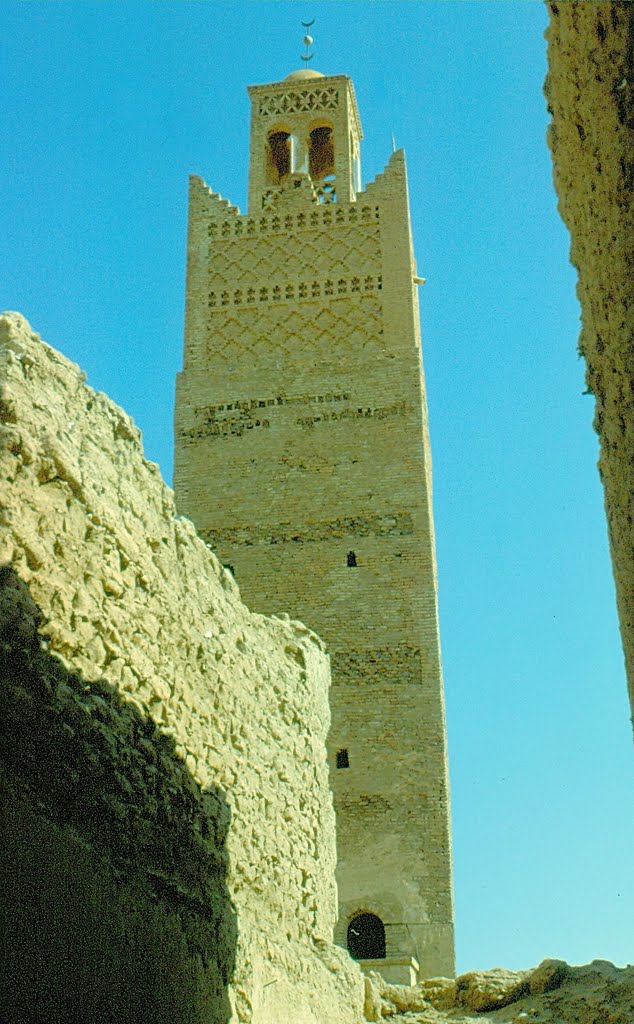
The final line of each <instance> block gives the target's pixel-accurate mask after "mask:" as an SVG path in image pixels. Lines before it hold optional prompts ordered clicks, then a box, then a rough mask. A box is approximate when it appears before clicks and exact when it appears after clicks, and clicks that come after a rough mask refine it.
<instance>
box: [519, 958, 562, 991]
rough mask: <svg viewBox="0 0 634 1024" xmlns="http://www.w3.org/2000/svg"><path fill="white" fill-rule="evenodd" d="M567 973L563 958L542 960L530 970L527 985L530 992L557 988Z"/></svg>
mask: <svg viewBox="0 0 634 1024" xmlns="http://www.w3.org/2000/svg"><path fill="white" fill-rule="evenodd" d="M567 973H568V964H567V963H566V961H565V960H542V962H541V963H540V964H538V966H537V967H535V968H534V969H533V970H532V971H531V972H530V976H529V979H528V987H529V990H530V991H531V992H532V993H538V992H550V991H551V989H553V988H558V987H559V985H561V983H562V982H563V981H564V979H565V977H566V975H567Z"/></svg>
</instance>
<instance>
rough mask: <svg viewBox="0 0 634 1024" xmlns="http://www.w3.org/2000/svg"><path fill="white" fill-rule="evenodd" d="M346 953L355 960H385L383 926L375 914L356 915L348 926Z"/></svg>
mask: <svg viewBox="0 0 634 1024" xmlns="http://www.w3.org/2000/svg"><path fill="white" fill-rule="evenodd" d="M347 944H348V952H349V953H350V956H351V957H354V959H355V960H383V959H385V926H384V924H383V921H382V920H381V918H380V917H377V916H376V914H357V916H356V917H353V919H352V921H351V922H350V924H349V925H348V937H347Z"/></svg>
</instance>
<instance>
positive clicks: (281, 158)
mask: <svg viewBox="0 0 634 1024" xmlns="http://www.w3.org/2000/svg"><path fill="white" fill-rule="evenodd" d="M290 173H291V136H290V134H289V132H284V131H273V132H269V135H268V137H267V140H266V183H267V185H279V184H280V182H281V181H282V180H283V179H284V178H285V177H286V175H287V174H290Z"/></svg>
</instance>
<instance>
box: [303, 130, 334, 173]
mask: <svg viewBox="0 0 634 1024" xmlns="http://www.w3.org/2000/svg"><path fill="white" fill-rule="evenodd" d="M308 173H309V174H310V176H311V178H312V179H313V181H321V180H322V179H323V178H325V177H327V176H328V175H329V174H334V173H335V144H334V140H333V137H332V128H330V127H328V125H323V126H322V127H320V128H313V130H312V132H311V133H310V139H309V145H308Z"/></svg>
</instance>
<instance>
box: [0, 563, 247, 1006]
mask: <svg viewBox="0 0 634 1024" xmlns="http://www.w3.org/2000/svg"><path fill="white" fill-rule="evenodd" d="M42 618H43V616H42V612H41V611H40V609H39V608H38V606H37V605H36V604H35V602H34V601H33V599H32V597H31V594H30V591H29V589H28V586H27V585H26V584H25V583H24V582H23V581H22V579H21V578H20V577H19V576H17V574H16V573H15V572H14V571H13V569H12V568H11V567H9V566H4V567H2V568H1V569H0V683H1V696H0V700H1V702H2V707H1V708H0V721H1V722H2V728H1V731H0V763H1V769H2V789H3V793H2V805H1V806H2V808H3V811H2V849H3V856H2V875H3V876H4V877H3V878H2V879H1V881H0V918H1V919H2V920H1V923H0V929H1V931H2V935H3V951H2V953H1V954H0V956H1V958H2V959H1V962H0V1019H6V1020H10V1021H11V1022H12V1024H24V1022H26V1021H28V1022H29V1024H34V1022H44V1021H47V1022H57V1021H60V1022H61V1021H64V1022H69V1021H77V1022H79V1021H82V1024H85V1022H89V1021H91V1022H92V1021H99V1022H106V1021H112V1022H114V1021H116V1022H118V1024H125V1022H130V1024H132V1022H135V1024H139V1022H144V1021H148V1022H149V1021H152V1022H153V1024H168V1022H169V1024H179V1022H183V1024H184V1022H185V1021H187V1024H199V1022H200V1024H202V1022H203V1021H204V1022H205V1024H212V1022H213V1024H226V1022H227V1021H228V1020H229V1017H230V1015H231V1011H230V1005H229V998H228V985H229V982H230V980H231V977H232V973H233V969H234V963H235V949H236V942H237V926H236V917H235V913H234V911H233V908H232V905H231V901H230V898H229V893H228V890H227V886H226V881H225V879H226V871H227V857H226V852H225V838H226V835H227V831H228V828H229V823H230V811H229V807H228V805H227V802H226V799H225V794H224V793H223V792H222V791H221V790H220V789H217V788H213V789H211V790H202V789H201V787H200V785H199V784H198V783H197V782H196V781H195V780H194V779H193V778H192V776H191V774H190V772H189V771H188V769H187V766H186V765H185V763H184V762H183V761H182V760H181V759H180V758H179V757H178V756H177V754H176V751H175V747H174V742H173V740H172V738H171V736H169V735H166V734H164V733H162V732H161V730H160V729H159V728H158V727H157V726H156V725H155V723H154V722H153V721H152V719H151V718H149V717H148V716H147V715H146V714H144V713H143V712H142V711H140V710H139V709H138V708H137V707H136V706H135V705H132V704H130V703H129V702H126V701H124V700H122V698H121V696H120V695H119V694H118V693H117V691H116V690H115V689H114V688H113V687H112V686H110V685H109V684H106V683H104V682H96V681H93V680H87V679H84V678H82V676H81V675H80V674H79V673H76V672H72V671H69V670H68V669H67V668H65V667H64V665H63V664H62V662H61V661H60V660H59V659H58V658H57V657H55V656H53V655H51V654H49V653H48V651H47V649H46V642H45V641H44V640H43V638H42V637H41V635H40V634H39V633H38V626H39V624H40V622H41V621H42Z"/></svg>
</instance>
